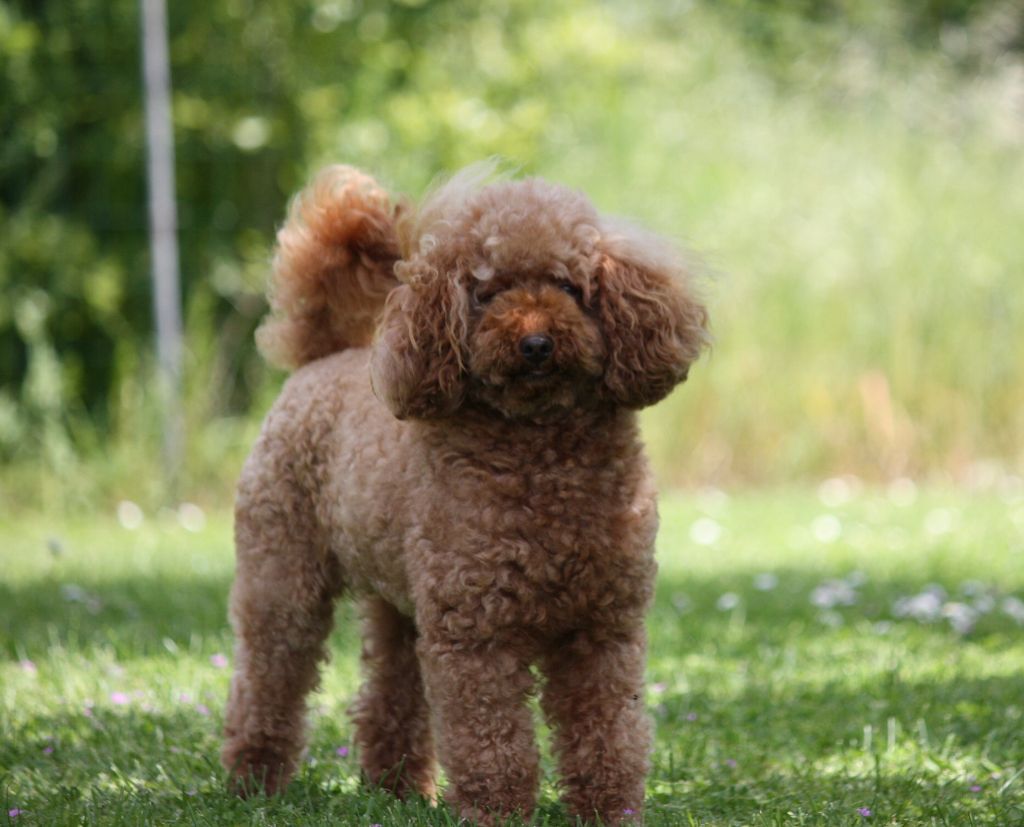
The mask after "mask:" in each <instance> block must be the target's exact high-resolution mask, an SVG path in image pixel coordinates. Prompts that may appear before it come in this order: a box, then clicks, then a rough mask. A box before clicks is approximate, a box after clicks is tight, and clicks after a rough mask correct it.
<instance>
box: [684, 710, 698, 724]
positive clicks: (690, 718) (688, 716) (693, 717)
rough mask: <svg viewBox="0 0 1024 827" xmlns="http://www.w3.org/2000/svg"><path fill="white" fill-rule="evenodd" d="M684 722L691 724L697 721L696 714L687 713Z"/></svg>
mask: <svg viewBox="0 0 1024 827" xmlns="http://www.w3.org/2000/svg"><path fill="white" fill-rule="evenodd" d="M686 720H687V721H690V722H691V723H692V722H693V721H696V720H697V713H696V712H687V713H686Z"/></svg>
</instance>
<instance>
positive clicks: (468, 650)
mask: <svg viewBox="0 0 1024 827" xmlns="http://www.w3.org/2000/svg"><path fill="white" fill-rule="evenodd" d="M418 652H419V656H420V663H421V666H422V669H423V675H424V679H425V682H426V689H427V698H428V701H429V703H430V707H431V711H432V714H433V719H434V728H435V738H436V740H437V749H438V754H439V757H440V759H441V765H442V766H443V767H444V769H445V772H446V773H447V775H448V790H447V793H446V799H447V800H448V802H449V803H450V804H451V805H452V806H453V807H454V808H455V810H456V812H457V813H458V814H459V816H461V817H462V818H465V819H469V820H471V821H472V822H474V823H479V824H483V825H489V824H495V823H501V822H502V820H503V819H504V818H506V817H508V816H510V815H512V814H519V815H521V816H522V817H523V818H528V817H529V816H530V814H531V813H532V812H533V808H534V805H535V803H536V797H537V774H538V757H537V746H536V742H535V740H534V733H533V718H532V715H531V714H530V710H529V709H528V708H527V706H526V699H527V696H528V695H529V694H530V692H531V690H532V689H533V685H534V680H533V676H532V675H531V674H530V666H529V658H528V656H527V655H526V653H524V652H517V651H516V650H515V649H514V648H513V647H512V646H509V645H502V644H500V643H497V642H495V641H488V642H481V641H479V640H472V641H462V640H457V639H453V638H451V637H448V636H445V635H443V634H441V635H439V634H437V633H429V632H427V633H424V634H423V636H422V637H421V639H420V641H419V645H418Z"/></svg>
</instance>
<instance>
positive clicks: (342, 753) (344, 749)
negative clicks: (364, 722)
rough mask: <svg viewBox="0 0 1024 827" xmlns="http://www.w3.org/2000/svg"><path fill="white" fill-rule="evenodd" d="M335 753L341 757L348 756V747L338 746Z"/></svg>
mask: <svg viewBox="0 0 1024 827" xmlns="http://www.w3.org/2000/svg"><path fill="white" fill-rule="evenodd" d="M334 754H335V755H337V756H338V757H339V758H348V747H344V746H342V747H338V748H337V749H336V750H335V751H334Z"/></svg>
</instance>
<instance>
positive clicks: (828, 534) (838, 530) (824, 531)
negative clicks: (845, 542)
mask: <svg viewBox="0 0 1024 827" xmlns="http://www.w3.org/2000/svg"><path fill="white" fill-rule="evenodd" d="M811 532H812V533H813V534H814V539H815V540H817V541H818V542H819V543H834V542H835V541H836V540H838V539H839V538H840V536H841V535H842V533H843V524H842V523H841V522H839V518H838V517H836V516H835V514H822V515H821V516H820V517H816V518H815V520H814V522H813V523H812V524H811Z"/></svg>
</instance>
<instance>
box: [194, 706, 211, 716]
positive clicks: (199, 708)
mask: <svg viewBox="0 0 1024 827" xmlns="http://www.w3.org/2000/svg"><path fill="white" fill-rule="evenodd" d="M196 712H198V713H199V714H200V715H209V714H210V707H208V706H207V705H206V704H196Z"/></svg>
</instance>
